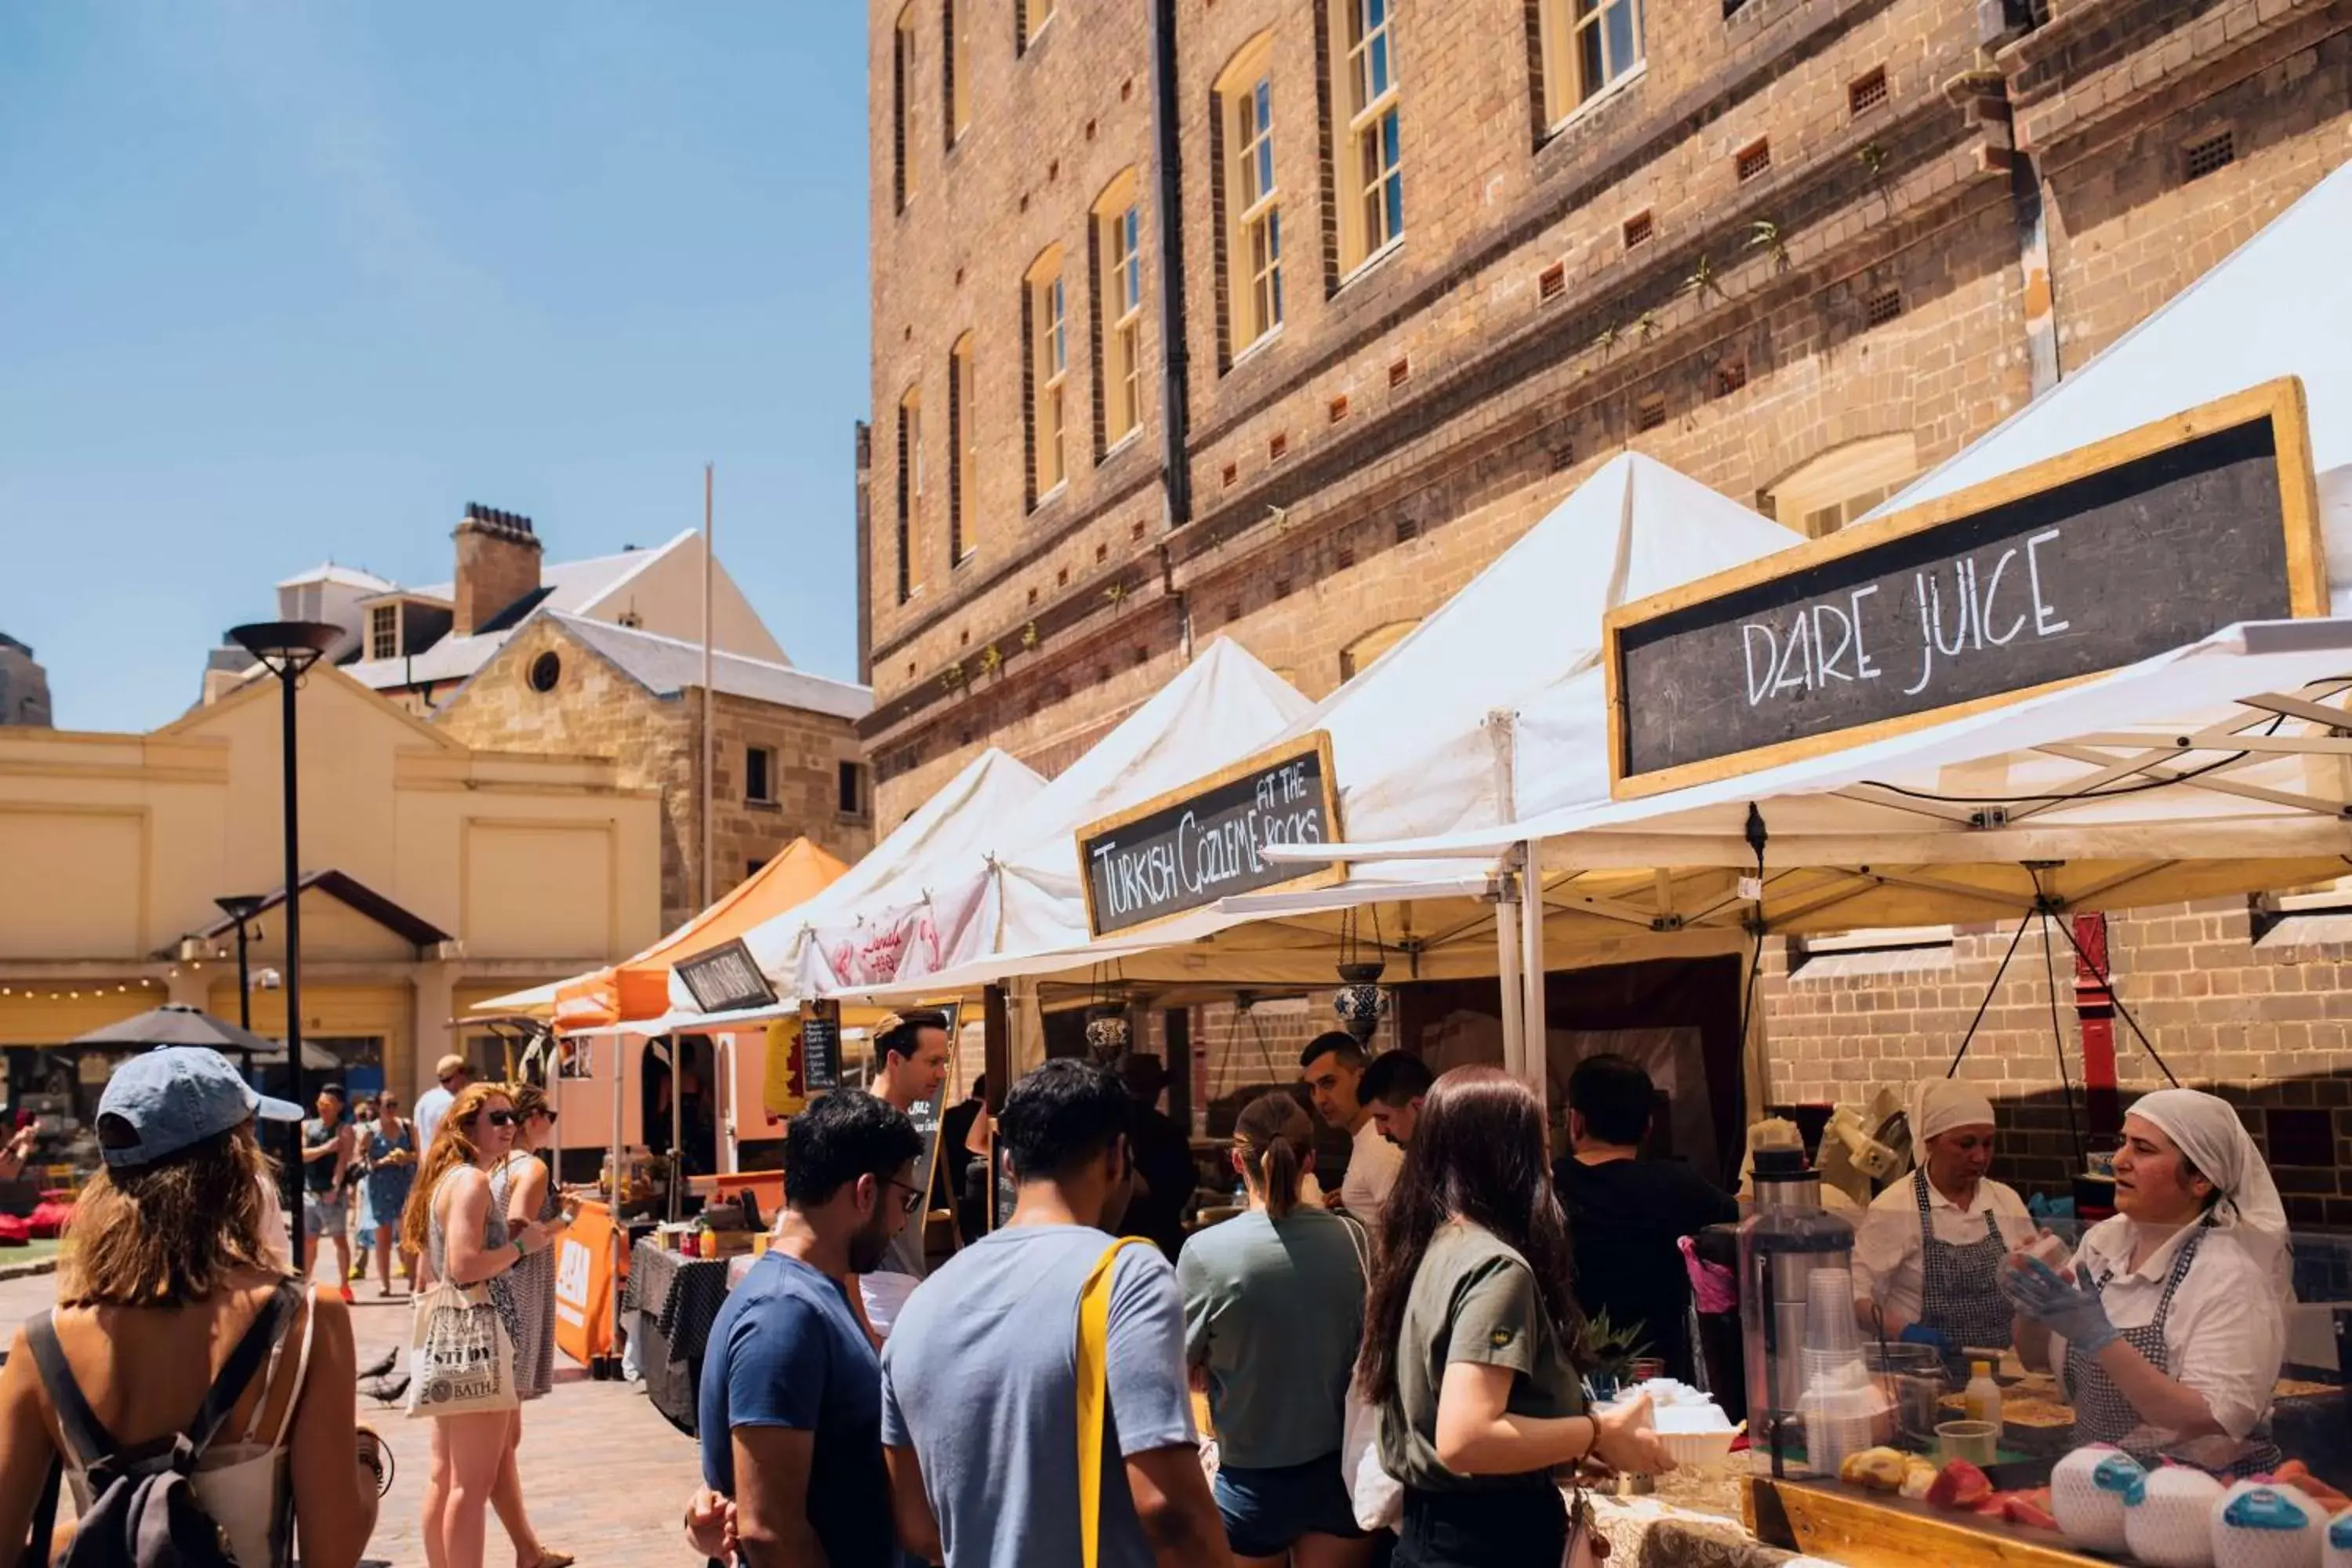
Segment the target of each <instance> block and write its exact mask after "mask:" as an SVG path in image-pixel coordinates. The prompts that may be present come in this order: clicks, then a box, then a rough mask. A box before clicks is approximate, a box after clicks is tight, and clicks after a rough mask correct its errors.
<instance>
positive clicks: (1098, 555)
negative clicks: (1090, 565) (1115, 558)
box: [1095, 542, 1110, 566]
mask: <svg viewBox="0 0 2352 1568" xmlns="http://www.w3.org/2000/svg"><path fill="white" fill-rule="evenodd" d="M1109 559H1110V545H1109V544H1108V542H1105V543H1102V544H1097V545H1096V546H1095V564H1096V565H1097V566H1099V565H1101V564H1102V563H1104V562H1106V561H1108V560H1109Z"/></svg>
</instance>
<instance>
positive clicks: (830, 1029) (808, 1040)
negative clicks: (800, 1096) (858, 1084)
mask: <svg viewBox="0 0 2352 1568" xmlns="http://www.w3.org/2000/svg"><path fill="white" fill-rule="evenodd" d="M840 1087H841V1004H840V1003H838V1002H835V1001H833V1000H832V999H830V998H827V997H816V998H813V999H809V1000H804V1001H803V1002H802V1003H801V1088H802V1089H803V1090H804V1091H806V1092H807V1093H808V1094H810V1095H813V1096H814V1095H819V1094H824V1093H825V1092H826V1091H828V1090H830V1089H839V1088H840Z"/></svg>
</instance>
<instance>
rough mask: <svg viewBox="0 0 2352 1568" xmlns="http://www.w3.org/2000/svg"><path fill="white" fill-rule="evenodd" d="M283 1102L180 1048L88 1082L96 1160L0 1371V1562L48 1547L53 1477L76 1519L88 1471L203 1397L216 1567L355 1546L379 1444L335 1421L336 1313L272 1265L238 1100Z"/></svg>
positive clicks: (367, 1512)
mask: <svg viewBox="0 0 2352 1568" xmlns="http://www.w3.org/2000/svg"><path fill="white" fill-rule="evenodd" d="M301 1115H302V1113H301V1110H299V1108H298V1107H295V1106H293V1105H289V1104H288V1103H287V1102H285V1101H283V1100H268V1099H264V1098H263V1097H262V1096H260V1095H258V1094H256V1093H255V1092H254V1091H253V1089H252V1088H251V1087H250V1086H248V1085H247V1083H246V1082H245V1080H244V1079H240V1078H239V1077H237V1075H236V1069H235V1068H232V1067H231V1066H230V1065H229V1063H228V1061H227V1059H226V1058H224V1057H222V1056H221V1055H219V1054H218V1053H217V1052H215V1051H212V1050H209V1049H205V1048H203V1047H176V1046H175V1047H163V1048H161V1049H158V1050H153V1051H150V1052H148V1053H147V1054H146V1055H144V1056H140V1057H134V1058H131V1060H129V1061H127V1062H125V1063H124V1064H123V1065H122V1066H121V1067H120V1068H116V1069H115V1072H114V1076H113V1077H112V1078H110V1079H108V1080H107V1085H106V1092H105V1093H104V1095H102V1096H101V1097H100V1100H99V1105H98V1142H99V1148H100V1152H101V1153H102V1154H103V1155H104V1163H103V1164H102V1165H101V1166H100V1169H99V1171H98V1173H97V1174H96V1175H94V1176H93V1177H91V1179H90V1181H89V1184H88V1185H87V1186H85V1187H84V1188H83V1189H82V1191H81V1194H80V1197H79V1202H78V1203H77V1205H76V1207H75V1213H74V1218H73V1223H72V1224H71V1225H70V1226H68V1229H67V1232H66V1244H65V1250H64V1252H63V1254H62V1255H61V1256H60V1258H59V1259H58V1307H57V1310H55V1311H54V1312H45V1313H43V1314H41V1315H40V1316H39V1317H37V1318H35V1319H33V1320H31V1321H29V1322H27V1323H26V1325H25V1326H24V1327H23V1328H22V1329H21V1330H19V1331H17V1334H16V1341H15V1342H14V1343H13V1344H12V1345H11V1346H10V1347H9V1354H8V1360H7V1363H6V1365H5V1368H0V1556H4V1555H5V1554H7V1553H9V1552H13V1551H16V1550H21V1549H23V1547H24V1545H25V1543H26V1542H28V1541H29V1542H31V1543H32V1545H33V1546H34V1547H36V1548H37V1549H38V1555H35V1556H31V1557H28V1559H27V1560H28V1561H34V1562H47V1561H48V1557H47V1537H48V1531H49V1528H50V1520H49V1518H48V1517H47V1515H46V1514H45V1513H44V1512H43V1509H42V1504H43V1503H44V1502H45V1501H51V1500H53V1498H54V1494H53V1493H51V1492H49V1490H48V1488H49V1487H50V1485H51V1484H52V1482H53V1479H54V1476H55V1472H56V1471H58V1470H59V1469H62V1471H63V1477H64V1479H65V1481H66V1482H67V1483H68V1484H69V1485H70V1486H71V1487H72V1489H73V1493H74V1498H75V1502H76V1505H77V1509H76V1511H77V1512H78V1513H87V1512H88V1511H89V1509H90V1507H91V1504H92V1502H93V1500H94V1499H93V1497H92V1495H91V1487H90V1483H89V1474H90V1472H91V1471H92V1470H93V1469H94V1468H100V1469H102V1470H115V1471H122V1470H124V1469H127V1468H133V1467H135V1466H137V1465H138V1464H139V1462H140V1461H141V1460H142V1459H163V1458H168V1457H169V1456H170V1454H171V1453H172V1451H173V1447H174V1444H175V1443H176V1442H177V1441H178V1440H179V1439H180V1437H181V1435H182V1434H183V1433H185V1432H189V1431H190V1429H191V1428H192V1427H194V1426H197V1425H198V1418H199V1413H200V1410H201V1409H202V1408H203V1407H204V1406H205V1405H207V1403H208V1401H209V1400H211V1399H213V1398H214V1397H215V1396H216V1397H217V1398H218V1399H219V1400H220V1401H221V1402H223V1403H225V1404H226V1418H225V1419H223V1420H221V1421H220V1422H219V1424H218V1425H217V1426H215V1428H214V1429H213V1431H212V1432H211V1433H210V1434H209V1435H208V1436H206V1438H205V1441H203V1442H200V1443H198V1444H197V1445H196V1447H197V1448H198V1456H197V1458H196V1459H195V1461H194V1471H193V1474H192V1476H191V1483H190V1484H191V1489H192V1490H193V1491H194V1497H195V1501H196V1503H197V1504H198V1506H199V1507H201V1508H202V1509H203V1510H204V1511H205V1514H206V1515H208V1516H209V1517H210V1518H211V1520H212V1521H213V1522H214V1523H215V1524H217V1525H218V1526H219V1527H220V1530H221V1532H222V1538H223V1541H224V1543H225V1544H226V1547H227V1549H228V1552H229V1554H230V1556H231V1558H232V1559H233V1560H234V1561H235V1562H236V1563H237V1565H238V1568H280V1565H282V1564H285V1563H291V1562H292V1561H293V1559H294V1551H295V1548H296V1546H297V1545H298V1544H299V1547H300V1552H301V1560H302V1562H303V1563H305V1564H306V1565H308V1568H352V1564H355V1563H358V1562H359V1560H360V1554H361V1552H362V1550H363V1549H364V1548H365V1546H366V1545H367V1540H368V1536H369V1534H370V1533H371V1532H372V1531H373V1530H374V1528H375V1509H376V1487H375V1476H376V1475H377V1474H378V1473H379V1472H380V1471H381V1469H382V1468H383V1458H382V1450H381V1445H380V1444H379V1443H378V1442H377V1441H376V1438H375V1435H374V1434H373V1433H372V1432H367V1431H365V1430H364V1429H362V1428H361V1427H360V1426H358V1423H357V1417H356V1403H357V1401H356V1395H355V1394H354V1391H353V1383H354V1380H355V1376H356V1373H355V1357H354V1354H353V1352H352V1321H351V1314H350V1312H349V1311H348V1310H347V1309H346V1308H345V1307H344V1306H343V1303H342V1302H341V1300H340V1299H339V1298H338V1297H337V1296H336V1295H335V1294H334V1293H333V1292H331V1291H330V1292H324V1293H320V1292H312V1291H309V1290H305V1289H303V1288H302V1286H301V1285H300V1284H299V1282H297V1281H296V1280H294V1279H291V1278H289V1275H288V1273H287V1270H286V1269H285V1268H284V1266H283V1263H282V1261H281V1258H282V1255H281V1254H280V1253H279V1252H278V1250H277V1247H278V1243H277V1238H276V1237H272V1236H270V1235H269V1234H268V1228H267V1227H268V1223H269V1222H268V1213H269V1208H270V1205H268V1203H267V1202H266V1201H265V1188H266V1187H267V1186H268V1184H269V1183H270V1181H271V1180H273V1179H274V1178H273V1173H272V1171H271V1167H270V1163H269V1160H268V1156H266V1155H265V1154H263V1152H261V1146H260V1144H259V1142H257V1141H256V1139H255V1136H254V1127H253V1123H254V1119H255V1117H256V1116H260V1117H262V1118H265V1119H267V1120H268V1121H300V1120H301ZM232 1347H235V1348H232ZM265 1352H267V1353H265ZM53 1433H62V1435H63V1438H64V1441H63V1443H62V1445H60V1444H59V1442H58V1439H57V1437H55V1436H52V1434H53ZM354 1455H356V1456H357V1458H358V1463H357V1464H354V1463H353V1456H354ZM101 1460H106V1461H111V1462H110V1463H109V1464H108V1465H106V1466H104V1467H101V1466H100V1461H101ZM118 1484H120V1483H118ZM37 1516H38V1517H37ZM289 1520H290V1523H289Z"/></svg>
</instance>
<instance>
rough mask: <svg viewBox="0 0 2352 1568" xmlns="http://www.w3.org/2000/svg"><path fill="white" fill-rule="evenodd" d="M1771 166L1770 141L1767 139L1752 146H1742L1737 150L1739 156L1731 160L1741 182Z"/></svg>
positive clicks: (1752, 177)
mask: <svg viewBox="0 0 2352 1568" xmlns="http://www.w3.org/2000/svg"><path fill="white" fill-rule="evenodd" d="M1771 166H1772V143H1771V142H1769V141H1763V142H1756V143H1755V144H1754V145H1752V146H1748V147H1742V148H1741V149H1740V150H1739V156H1738V158H1736V159H1734V160H1733V161H1732V167H1733V169H1734V170H1735V171H1736V172H1737V173H1738V175H1739V180H1740V183H1741V184H1747V183H1748V181H1749V180H1752V179H1754V178H1756V177H1757V176H1758V175H1759V174H1763V173H1764V172H1765V171H1766V170H1768V169H1769V168H1771Z"/></svg>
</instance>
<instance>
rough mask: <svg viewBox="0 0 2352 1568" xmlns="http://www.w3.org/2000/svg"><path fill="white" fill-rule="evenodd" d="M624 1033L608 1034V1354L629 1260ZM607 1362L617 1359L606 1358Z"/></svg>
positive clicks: (614, 1346) (616, 1340)
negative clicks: (624, 1204)
mask: <svg viewBox="0 0 2352 1568" xmlns="http://www.w3.org/2000/svg"><path fill="white" fill-rule="evenodd" d="M583 1038H589V1039H590V1043H589V1045H588V1049H590V1050H592V1051H593V1050H594V1049H595V1048H596V1047H595V1045H594V1043H593V1038H590V1037H583ZM610 1038H611V1039H612V1042H613V1184H612V1187H611V1189H610V1190H609V1191H607V1192H606V1193H605V1194H604V1201H605V1202H606V1203H607V1204H609V1205H612V1208H611V1218H612V1221H613V1226H612V1235H611V1236H610V1237H607V1238H606V1240H605V1243H604V1246H605V1250H606V1252H607V1254H608V1256H607V1258H606V1262H607V1265H608V1266H607V1268H606V1269H605V1274H606V1277H607V1278H608V1279H611V1281H612V1294H613V1321H612V1323H611V1324H610V1326H609V1327H608V1328H607V1330H606V1331H605V1337H604V1353H605V1354H606V1355H607V1356H608V1357H611V1356H618V1355H619V1354H620V1353H621V1287H622V1283H623V1282H622V1279H621V1269H622V1267H623V1265H625V1264H626V1263H627V1262H628V1260H629V1232H628V1227H627V1226H625V1225H624V1224H622V1222H621V1197H622V1194H624V1193H625V1192H626V1191H627V1190H628V1167H627V1166H625V1164H623V1163H622V1160H623V1150H622V1147H621V1064H622V1062H623V1061H624V1060H625V1059H626V1053H625V1051H624V1050H623V1048H622V1046H621V1041H622V1040H623V1039H624V1038H625V1037H624V1036H623V1035H622V1034H621V1033H620V1032H619V1031H618V1030H617V1029H616V1030H615V1031H614V1033H613V1035H612V1036H611V1037H610ZM589 1343H590V1344H591V1345H592V1346H593V1344H594V1343H595V1340H594V1338H593V1336H592V1337H591V1338H590V1339H589ZM607 1364H608V1365H617V1364H618V1363H611V1362H608V1363H607Z"/></svg>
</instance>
